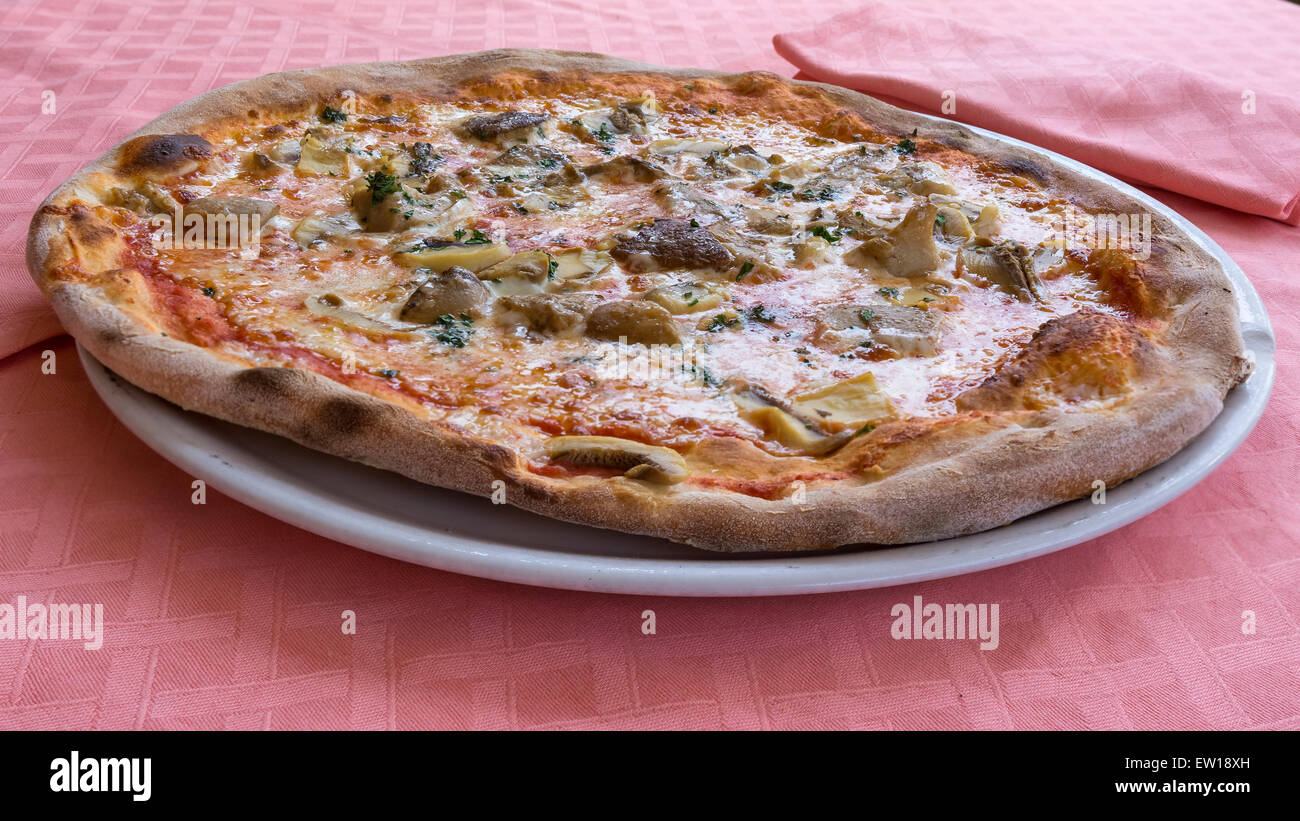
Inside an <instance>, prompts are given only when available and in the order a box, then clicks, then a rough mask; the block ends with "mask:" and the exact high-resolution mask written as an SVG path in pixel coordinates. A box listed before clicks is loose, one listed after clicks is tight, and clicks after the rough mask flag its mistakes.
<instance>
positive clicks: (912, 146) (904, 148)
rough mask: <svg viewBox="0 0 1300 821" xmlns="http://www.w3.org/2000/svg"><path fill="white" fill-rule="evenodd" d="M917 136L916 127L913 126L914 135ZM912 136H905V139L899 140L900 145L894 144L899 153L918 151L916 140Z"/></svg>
mask: <svg viewBox="0 0 1300 821" xmlns="http://www.w3.org/2000/svg"><path fill="white" fill-rule="evenodd" d="M915 136H916V129H915V128H913V129H912V137H915ZM912 137H904V138H903V139H901V140H899V141H898V145H896V146H894V151H895V152H896V153H898V154H914V153H916V141H915V140H913V139H912Z"/></svg>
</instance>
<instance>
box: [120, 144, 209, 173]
mask: <svg viewBox="0 0 1300 821" xmlns="http://www.w3.org/2000/svg"><path fill="white" fill-rule="evenodd" d="M120 156H121V160H120V161H119V163H118V168H119V169H120V170H121V171H122V172H123V173H125V174H142V175H145V176H149V177H157V178H159V179H165V178H167V177H175V176H179V175H181V174H187V173H189V172H190V171H192V170H194V168H195V167H196V166H197V165H198V163H199V161H201V160H205V159H207V158H208V157H211V156H212V144H211V143H209V142H208V141H207V140H205V139H203V138H202V137H200V136H198V135H196V134H149V135H146V136H144V137H136V138H135V139H133V140H128V141H127V142H126V143H124V144H123V145H122V152H121V155H120Z"/></svg>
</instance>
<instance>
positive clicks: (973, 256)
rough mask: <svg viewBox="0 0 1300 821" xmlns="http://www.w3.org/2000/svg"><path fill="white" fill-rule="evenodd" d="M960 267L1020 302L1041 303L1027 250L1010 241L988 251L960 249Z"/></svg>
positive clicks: (1030, 255) (1038, 285) (1035, 275)
mask: <svg viewBox="0 0 1300 821" xmlns="http://www.w3.org/2000/svg"><path fill="white" fill-rule="evenodd" d="M961 261H962V267H963V268H964V270H965V271H967V272H969V273H972V274H974V275H976V276H978V277H980V278H982V279H984V280H987V281H988V282H989V283H990V284H992V285H996V286H997V287H998V288H1001V289H1002V290H1003V291H1006V292H1007V293H1009V294H1012V295H1014V296H1015V297H1016V298H1017V299H1022V300H1029V301H1032V300H1041V299H1042V298H1043V295H1042V289H1041V288H1040V283H1039V280H1038V274H1037V273H1035V271H1034V258H1033V255H1032V253H1031V252H1030V251H1029V249H1028V248H1026V247H1025V246H1023V245H1021V244H1020V243H1018V242H1016V241H1014V240H1005V241H1003V242H999V243H998V244H997V245H994V246H992V247H990V248H963V249H962V252H961Z"/></svg>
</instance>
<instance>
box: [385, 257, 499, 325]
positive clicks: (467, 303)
mask: <svg viewBox="0 0 1300 821" xmlns="http://www.w3.org/2000/svg"><path fill="white" fill-rule="evenodd" d="M491 298H492V292H491V291H489V290H488V288H487V286H486V285H484V284H483V283H482V282H480V281H479V279H478V277H476V276H474V274H473V273H471V272H469V271H466V270H465V269H464V268H457V267H454V266H453V267H451V268H448V269H447V270H445V271H441V272H438V273H435V274H433V276H431V277H429V278H428V279H427V280H425V281H424V282H423V283H422V284H421V285H420V287H418V288H416V289H415V292H414V293H412V294H411V296H410V298H409V299H408V300H407V301H406V305H405V306H404V307H403V308H402V310H401V313H400V314H398V317H399V318H400V319H401V320H402V321H403V322H415V323H418V324H421V325H430V324H432V323H434V322H436V321H437V320H438V318H439V317H442V316H448V315H450V316H460V315H461V314H466V315H468V316H482V315H483V306H484V305H485V304H487V302H488V300H490V299H491Z"/></svg>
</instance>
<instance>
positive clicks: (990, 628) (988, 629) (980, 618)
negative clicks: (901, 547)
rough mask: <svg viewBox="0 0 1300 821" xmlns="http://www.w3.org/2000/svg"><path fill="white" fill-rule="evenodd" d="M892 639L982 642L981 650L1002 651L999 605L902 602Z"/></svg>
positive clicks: (895, 614)
mask: <svg viewBox="0 0 1300 821" xmlns="http://www.w3.org/2000/svg"><path fill="white" fill-rule="evenodd" d="M889 615H891V616H893V617H894V623H893V624H892V625H890V628H889V635H890V636H892V637H894V638H896V639H949V640H952V639H976V638H977V639H979V640H980V649H981V650H996V649H998V605H997V604H934V603H930V604H925V603H924V602H922V601H921V597H920V596H913V597H912V603H911V604H910V605H909V604H907V603H905V602H900V603H898V604H896V605H894V606H893V608H892V609H891V610H890V611H889Z"/></svg>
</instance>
